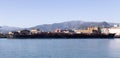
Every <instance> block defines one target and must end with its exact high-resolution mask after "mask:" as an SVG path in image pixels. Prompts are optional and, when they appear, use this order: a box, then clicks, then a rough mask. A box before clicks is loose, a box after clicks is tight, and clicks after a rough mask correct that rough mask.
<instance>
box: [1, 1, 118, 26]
mask: <svg viewBox="0 0 120 58" xmlns="http://www.w3.org/2000/svg"><path fill="white" fill-rule="evenodd" d="M74 20H75V21H76V20H81V21H95V22H102V21H107V22H115V23H120V0H0V26H14V27H32V26H36V25H42V24H52V23H59V22H65V21H74Z"/></svg>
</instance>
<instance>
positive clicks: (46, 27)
mask: <svg viewBox="0 0 120 58" xmlns="http://www.w3.org/2000/svg"><path fill="white" fill-rule="evenodd" d="M114 24H119V23H108V22H84V21H68V22H62V23H54V24H43V25H37V26H35V27H30V28H19V27H9V26H0V32H2V33H7V32H9V31H18V30H22V29H29V30H31V29H33V28H36V29H40V30H42V31H53V30H55V29H86V28H87V27H95V26H98V27H112V26H114Z"/></svg>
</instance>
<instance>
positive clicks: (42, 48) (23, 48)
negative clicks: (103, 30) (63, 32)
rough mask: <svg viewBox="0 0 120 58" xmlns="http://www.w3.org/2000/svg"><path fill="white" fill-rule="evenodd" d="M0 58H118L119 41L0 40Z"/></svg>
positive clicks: (119, 55) (119, 56) (119, 51)
mask: <svg viewBox="0 0 120 58" xmlns="http://www.w3.org/2000/svg"><path fill="white" fill-rule="evenodd" d="M0 58H120V39H52V40H50V39H0Z"/></svg>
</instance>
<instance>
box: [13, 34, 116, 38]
mask: <svg viewBox="0 0 120 58" xmlns="http://www.w3.org/2000/svg"><path fill="white" fill-rule="evenodd" d="M114 35H115V34H71V33H40V34H32V35H13V37H12V38H114Z"/></svg>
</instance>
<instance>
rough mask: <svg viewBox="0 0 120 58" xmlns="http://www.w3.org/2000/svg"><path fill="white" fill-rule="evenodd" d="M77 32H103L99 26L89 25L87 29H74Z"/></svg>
mask: <svg viewBox="0 0 120 58" xmlns="http://www.w3.org/2000/svg"><path fill="white" fill-rule="evenodd" d="M74 31H75V33H101V30H100V28H99V27H89V28H87V29H84V30H81V29H79V30H74Z"/></svg>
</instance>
